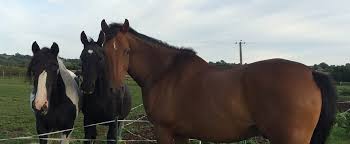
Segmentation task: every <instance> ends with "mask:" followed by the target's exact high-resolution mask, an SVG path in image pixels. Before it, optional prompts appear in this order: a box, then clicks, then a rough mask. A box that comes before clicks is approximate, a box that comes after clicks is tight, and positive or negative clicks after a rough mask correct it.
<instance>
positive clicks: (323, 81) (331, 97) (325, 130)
mask: <svg viewBox="0 0 350 144" xmlns="http://www.w3.org/2000/svg"><path fill="white" fill-rule="evenodd" d="M312 75H313V77H314V81H315V82H316V84H317V86H318V87H319V88H320V91H321V95H322V108H321V114H320V118H319V120H318V122H317V125H316V128H315V130H314V133H313V135H312V138H311V143H310V144H324V143H325V142H326V140H327V137H328V135H329V133H330V130H331V128H332V126H333V123H334V120H335V114H336V100H337V93H336V89H335V87H334V85H333V80H332V79H331V78H330V76H328V75H326V74H323V73H320V72H316V71H313V72H312Z"/></svg>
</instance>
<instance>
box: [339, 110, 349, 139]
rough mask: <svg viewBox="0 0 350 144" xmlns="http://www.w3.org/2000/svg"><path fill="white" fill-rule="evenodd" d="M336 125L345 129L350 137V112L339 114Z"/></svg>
mask: <svg viewBox="0 0 350 144" xmlns="http://www.w3.org/2000/svg"><path fill="white" fill-rule="evenodd" d="M335 125H336V126H337V127H341V128H343V129H345V131H346V133H347V134H349V135H350V112H349V111H347V112H342V113H338V114H337V116H336V124H335Z"/></svg>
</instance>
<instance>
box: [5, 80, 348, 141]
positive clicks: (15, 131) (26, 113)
mask: <svg viewBox="0 0 350 144" xmlns="http://www.w3.org/2000/svg"><path fill="white" fill-rule="evenodd" d="M127 84H128V85H129V86H130V90H131V92H132V95H133V99H132V100H133V102H132V105H133V106H132V107H135V106H138V105H140V104H142V98H141V92H140V88H139V87H138V86H137V84H136V83H135V82H134V81H131V80H129V81H127ZM337 88H338V92H339V95H340V99H342V100H350V85H342V86H338V87H337ZM30 90H31V87H30V85H29V83H27V82H25V80H24V79H20V78H5V79H0V92H1V93H0V139H4V138H11V137H20V136H31V135H36V131H35V118H34V115H33V113H32V112H31V109H30V106H29V92H30ZM143 113H144V111H143V109H142V107H140V108H138V109H135V110H134V111H132V112H131V114H130V115H129V117H128V118H127V119H137V118H139V117H140V116H142V114H143ZM82 120H83V115H82V114H81V113H80V115H79V118H78V119H77V121H76V124H75V130H74V132H73V135H72V138H83V137H84V131H83V128H82V127H83V124H82ZM142 125H143V126H142ZM141 127H142V128H141ZM127 128H128V130H130V131H132V132H134V133H139V134H140V135H142V136H145V137H150V138H152V137H153V135H152V133H151V131H150V129H151V128H150V126H147V125H145V124H136V125H134V124H133V125H130V126H128V127H127ZM140 128H141V130H140ZM105 132H106V129H105V128H104V127H103V126H99V127H98V133H99V136H98V139H105V136H104V135H105ZM123 137H124V139H125V138H127V139H129V138H132V136H130V135H128V134H127V133H126V132H123ZM257 141H261V140H260V139H256V138H255V139H251V140H248V141H244V142H241V143H246V144H256V143H257ZM31 142H37V141H36V140H11V141H5V142H4V141H0V143H11V144H13V143H31ZM74 143H81V142H74ZM143 143H145V142H143ZM261 143H267V142H260V144H261ZM328 143H329V144H348V143H350V134H349V133H346V130H345V129H344V128H340V127H338V126H335V128H334V129H333V131H332V134H331V136H330V139H329V142H328Z"/></svg>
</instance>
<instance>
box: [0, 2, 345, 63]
mask: <svg viewBox="0 0 350 144" xmlns="http://www.w3.org/2000/svg"><path fill="white" fill-rule="evenodd" d="M349 5H350V1H349V0H337V1H331V0H307V1H306V0H244V1H236V0H123V1H122V0H30V1H28V0H2V1H1V4H0V19H1V22H0V53H7V54H14V53H17V52H18V53H21V54H28V55H32V52H31V44H32V43H33V42H34V41H37V42H38V44H39V46H41V47H43V46H48V47H50V46H51V45H52V42H57V43H58V45H59V47H60V53H59V55H60V56H61V57H65V58H79V56H80V53H81V50H82V49H83V45H82V44H81V42H80V33H81V31H83V30H84V31H85V33H86V34H87V35H88V36H90V37H92V38H94V39H97V37H98V33H99V31H100V29H101V27H100V23H101V20H102V19H106V21H107V23H111V22H119V23H121V22H124V19H125V18H127V19H128V20H129V23H130V26H131V27H132V28H134V29H135V30H136V31H138V32H140V33H143V34H145V35H148V36H151V37H154V38H156V39H159V40H162V41H165V42H167V43H169V44H170V45H175V46H184V47H191V48H192V49H194V50H195V51H197V54H198V55H199V56H200V57H202V58H203V59H205V60H206V61H219V60H224V61H226V62H230V63H238V62H239V51H238V45H236V44H235V42H237V41H239V40H243V41H245V42H246V44H244V45H243V62H244V63H251V62H255V61H260V60H264V59H271V58H284V59H289V60H293V61H297V62H301V63H304V64H307V65H313V64H318V63H321V62H326V63H328V64H332V65H342V64H345V63H350V8H349Z"/></svg>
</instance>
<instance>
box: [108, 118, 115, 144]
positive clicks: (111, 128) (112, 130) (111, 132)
mask: <svg viewBox="0 0 350 144" xmlns="http://www.w3.org/2000/svg"><path fill="white" fill-rule="evenodd" d="M116 134H117V126H116V123H115V122H113V123H110V124H109V128H108V133H107V140H111V141H108V142H107V143H108V144H116Z"/></svg>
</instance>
